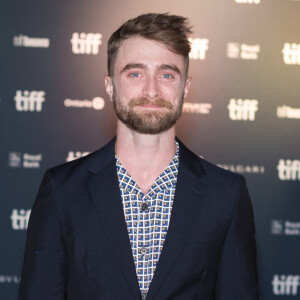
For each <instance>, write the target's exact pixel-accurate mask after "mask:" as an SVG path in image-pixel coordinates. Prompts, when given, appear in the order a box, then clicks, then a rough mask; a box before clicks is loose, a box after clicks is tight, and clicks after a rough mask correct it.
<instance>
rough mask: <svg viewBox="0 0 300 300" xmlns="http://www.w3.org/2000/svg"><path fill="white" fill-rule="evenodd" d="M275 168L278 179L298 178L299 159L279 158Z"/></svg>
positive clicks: (299, 176)
mask: <svg viewBox="0 0 300 300" xmlns="http://www.w3.org/2000/svg"><path fill="white" fill-rule="evenodd" d="M277 170H278V177H279V179H280V180H292V181H296V180H300V160H297V159H295V160H291V159H287V160H284V159H280V160H279V163H278V166H277Z"/></svg>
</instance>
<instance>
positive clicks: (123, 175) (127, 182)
mask: <svg viewBox="0 0 300 300" xmlns="http://www.w3.org/2000/svg"><path fill="white" fill-rule="evenodd" d="M175 144H176V152H175V154H174V157H173V159H172V161H171V162H170V164H169V165H168V167H167V168H166V169H165V170H164V171H163V172H162V173H161V174H160V175H159V177H158V178H157V179H156V180H155V182H154V183H153V184H152V186H151V188H150V190H149V192H148V195H149V196H151V195H152V194H153V193H157V192H159V191H162V190H165V189H168V190H171V189H172V188H174V187H175V186H176V182H177V175H178V166H179V143H178V142H177V141H176V140H175ZM115 159H116V166H117V172H118V178H119V184H120V188H121V189H123V190H126V191H128V192H131V193H135V194H139V192H141V190H140V189H139V187H138V185H137V183H136V182H135V181H134V179H133V178H132V177H131V176H130V174H129V173H128V172H127V171H126V169H125V168H124V167H123V166H122V164H121V162H120V161H119V160H118V157H117V155H116V154H115Z"/></svg>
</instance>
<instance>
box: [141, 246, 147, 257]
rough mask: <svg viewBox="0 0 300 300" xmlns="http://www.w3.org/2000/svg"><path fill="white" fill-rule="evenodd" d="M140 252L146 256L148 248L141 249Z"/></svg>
mask: <svg viewBox="0 0 300 300" xmlns="http://www.w3.org/2000/svg"><path fill="white" fill-rule="evenodd" d="M140 253H141V254H142V255H143V256H144V255H145V254H146V253H147V249H146V248H142V249H140Z"/></svg>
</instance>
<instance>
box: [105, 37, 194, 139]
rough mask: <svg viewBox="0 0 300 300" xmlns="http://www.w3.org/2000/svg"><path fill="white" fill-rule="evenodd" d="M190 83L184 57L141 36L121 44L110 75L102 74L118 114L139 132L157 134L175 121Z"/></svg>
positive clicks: (128, 125) (124, 121) (125, 122)
mask: <svg viewBox="0 0 300 300" xmlns="http://www.w3.org/2000/svg"><path fill="white" fill-rule="evenodd" d="M190 82H191V78H187V79H185V65H184V58H183V56H181V55H179V54H175V53H173V52H172V51H170V50H168V49H167V48H166V47H165V45H163V44H162V43H159V42H156V41H151V40H148V39H144V38H141V37H132V38H129V39H127V40H125V41H124V42H123V43H122V45H121V47H120V48H119V51H118V54H117V57H116V61H115V65H114V75H113V78H110V77H107V76H106V77H105V86H106V92H107V93H108V94H109V96H110V97H111V99H112V100H113V103H114V108H115V111H116V114H117V117H118V118H119V120H120V121H121V122H123V123H124V124H125V125H127V127H129V128H131V129H133V130H134V131H136V132H139V133H142V134H156V133H160V132H163V131H165V130H167V129H169V128H171V127H172V126H173V125H174V124H175V123H176V121H177V120H178V118H179V117H180V115H181V111H182V105H183V100H184V98H185V97H186V95H187V92H188V88H189V85H190Z"/></svg>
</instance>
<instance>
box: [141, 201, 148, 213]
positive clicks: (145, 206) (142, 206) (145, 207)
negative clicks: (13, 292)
mask: <svg viewBox="0 0 300 300" xmlns="http://www.w3.org/2000/svg"><path fill="white" fill-rule="evenodd" d="M141 210H142V211H145V210H148V204H147V202H144V203H143V204H142V205H141Z"/></svg>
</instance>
